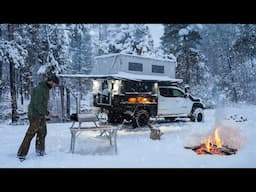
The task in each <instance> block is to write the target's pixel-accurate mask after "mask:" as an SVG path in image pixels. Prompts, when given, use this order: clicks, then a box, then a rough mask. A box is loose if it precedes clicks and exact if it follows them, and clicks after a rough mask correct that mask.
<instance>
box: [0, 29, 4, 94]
mask: <svg viewBox="0 0 256 192" xmlns="http://www.w3.org/2000/svg"><path fill="white" fill-rule="evenodd" d="M1 37H2V29H1V27H0V39H1ZM2 84H3V60H2V59H1V60H0V98H1V97H2V92H3V90H2V89H3V85H2Z"/></svg>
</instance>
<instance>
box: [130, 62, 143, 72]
mask: <svg viewBox="0 0 256 192" xmlns="http://www.w3.org/2000/svg"><path fill="white" fill-rule="evenodd" d="M129 71H141V72H142V71H143V65H142V63H131V62H129Z"/></svg>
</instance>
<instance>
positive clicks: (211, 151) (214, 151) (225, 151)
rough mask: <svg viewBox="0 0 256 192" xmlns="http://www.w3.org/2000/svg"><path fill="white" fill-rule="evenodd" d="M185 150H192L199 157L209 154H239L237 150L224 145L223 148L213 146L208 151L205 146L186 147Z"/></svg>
mask: <svg viewBox="0 0 256 192" xmlns="http://www.w3.org/2000/svg"><path fill="white" fill-rule="evenodd" d="M184 148H185V149H192V150H193V151H195V152H196V153H197V154H198V155H203V154H209V155H234V154H236V152H237V149H234V148H231V147H229V146H227V145H223V146H222V147H221V148H218V147H217V145H214V144H211V148H210V149H207V147H206V145H205V144H201V145H197V146H191V147H190V146H186V147H184Z"/></svg>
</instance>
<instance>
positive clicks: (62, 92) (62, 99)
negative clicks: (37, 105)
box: [60, 85, 65, 122]
mask: <svg viewBox="0 0 256 192" xmlns="http://www.w3.org/2000/svg"><path fill="white" fill-rule="evenodd" d="M60 101H61V120H62V122H64V120H65V112H64V111H65V109H64V86H63V85H61V86H60Z"/></svg>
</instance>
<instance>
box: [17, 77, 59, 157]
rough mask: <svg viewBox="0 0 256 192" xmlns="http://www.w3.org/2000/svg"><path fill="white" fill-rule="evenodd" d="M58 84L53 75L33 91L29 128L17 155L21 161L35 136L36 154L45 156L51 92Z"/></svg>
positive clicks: (29, 109)
mask: <svg viewBox="0 0 256 192" xmlns="http://www.w3.org/2000/svg"><path fill="white" fill-rule="evenodd" d="M58 84H59V79H58V77H56V76H55V75H51V76H49V77H48V79H47V80H46V81H42V82H40V83H39V84H38V86H37V87H35V88H34V89H33V91H32V95H31V100H30V104H29V106H28V118H29V127H28V130H27V132H26V135H25V137H24V139H23V141H22V143H21V145H20V147H19V150H18V153H17V157H18V158H19V159H20V161H23V160H25V158H26V155H27V153H28V151H29V147H30V143H31V140H32V139H33V138H34V136H35V135H36V146H35V148H36V154H37V155H38V156H43V155H45V137H46V134H47V128H46V116H49V115H50V112H49V111H48V101H49V90H50V89H51V88H53V87H55V86H56V85H58Z"/></svg>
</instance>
